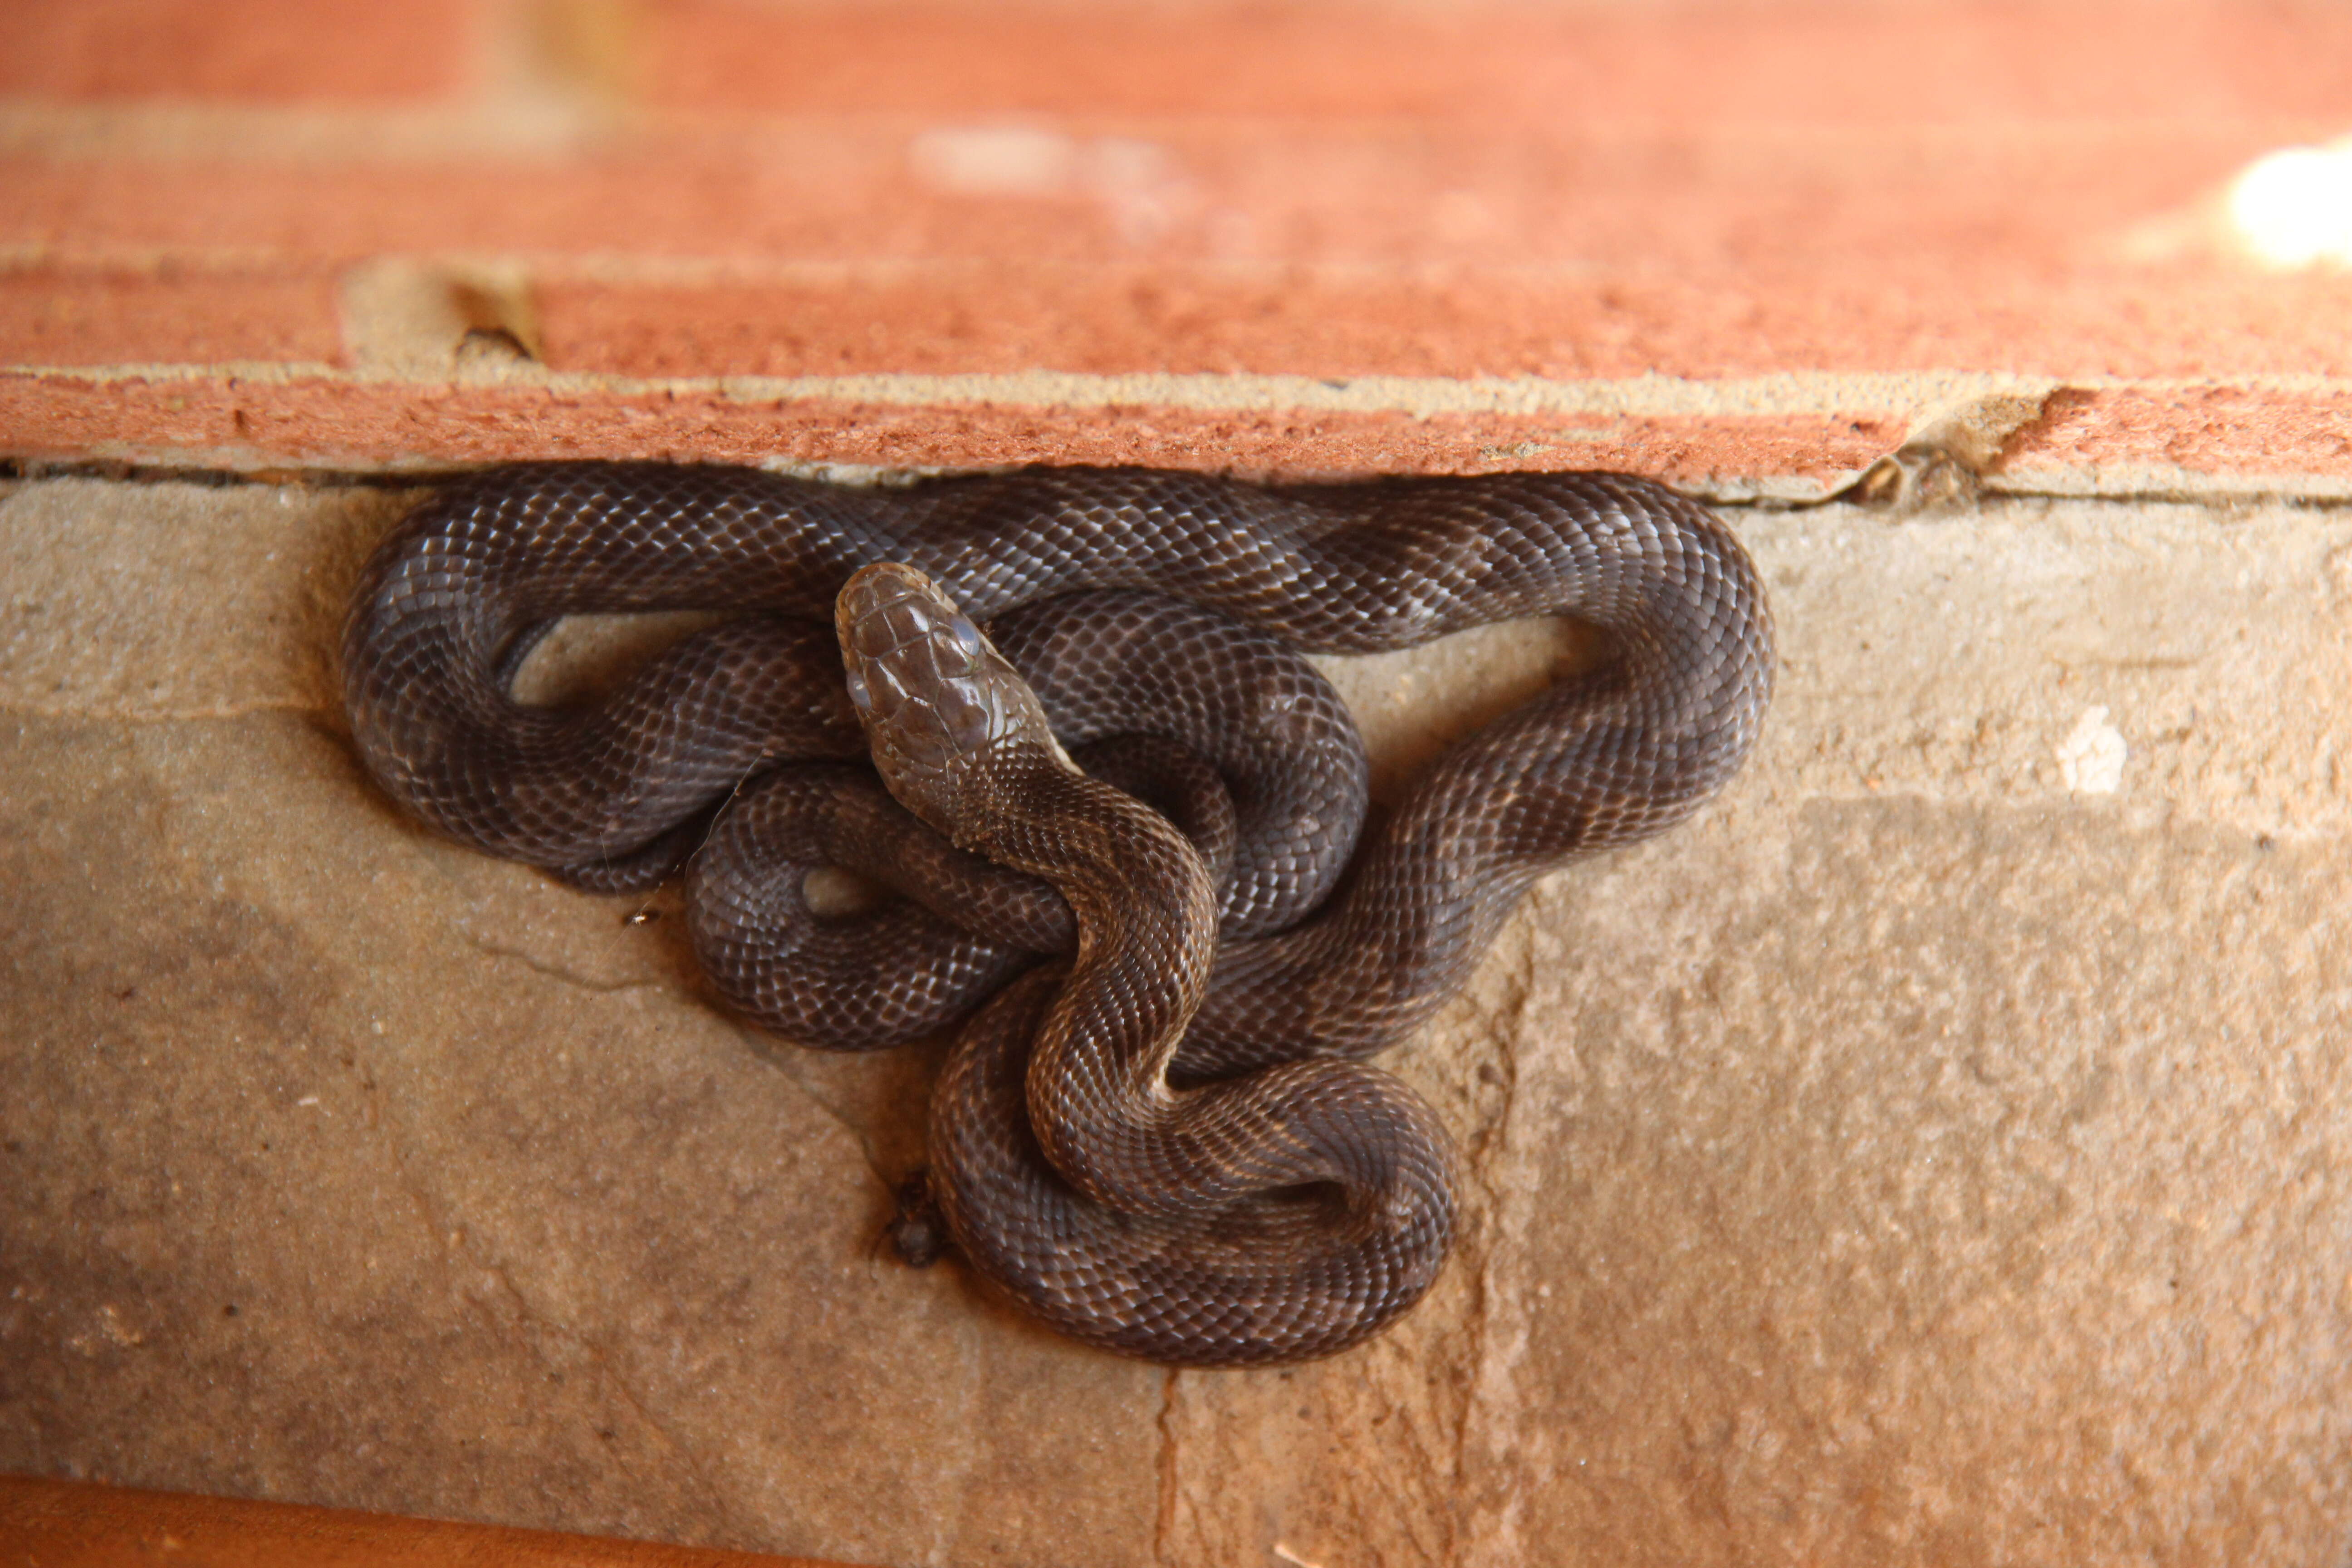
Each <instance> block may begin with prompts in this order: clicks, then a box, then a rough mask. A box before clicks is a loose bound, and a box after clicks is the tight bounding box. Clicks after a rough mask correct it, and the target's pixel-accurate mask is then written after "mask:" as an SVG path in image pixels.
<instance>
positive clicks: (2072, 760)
mask: <svg viewBox="0 0 2352 1568" xmlns="http://www.w3.org/2000/svg"><path fill="white" fill-rule="evenodd" d="M2129 755H2131V748H2129V747H2128V746H2126V745H2125V744H2124V734H2123V731H2120V730H2118V729H2116V727H2115V726H2114V725H2113V724H2110V723H2108V722H2107V710H2105V708H2086V709H2084V710H2083V716H2082V717H2081V718H2080V719H2077V720H2075V721H2074V729H2073V731H2070V732H2069V733H2068V734H2067V736H2066V738H2065V739H2064V740H2063V741H2061V742H2059V743H2058V773H2059V776H2060V777H2062V778H2063V779H2064V780H2065V781H2066V789H2067V793H2068V794H2070V795H2113V794H2115V793H2116V791H2117V790H2118V789H2121V788H2122V787H2123V782H2124V759H2125V758H2126V757H2128V756H2129Z"/></svg>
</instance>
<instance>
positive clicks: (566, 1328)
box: [459, 1241, 757, 1537]
mask: <svg viewBox="0 0 2352 1568" xmlns="http://www.w3.org/2000/svg"><path fill="white" fill-rule="evenodd" d="M459 1246H460V1247H465V1246H466V1244H465V1243H464V1242H462V1241H461V1242H460V1243H459ZM469 1250H470V1249H469ZM474 1262H475V1267H476V1268H479V1269H480V1270H481V1271H482V1272H483V1273H485V1274H487V1275H488V1276H489V1277H490V1278H491V1279H495V1280H497V1281H498V1284H499V1289H501V1290H502V1291H504V1292H505V1294H506V1297H507V1300H508V1303H509V1306H510V1307H511V1308H512V1310H513V1311H514V1314H515V1316H516V1317H518V1318H520V1320H521V1321H523V1322H525V1323H528V1324H530V1326H531V1327H533V1328H535V1329H537V1330H539V1331H541V1333H545V1334H549V1335H551V1336H553V1337H554V1338H557V1339H560V1340H562V1341H564V1342H567V1343H569V1344H571V1345H572V1346H574V1347H575V1348H577V1349H578V1350H579V1352H580V1353H581V1354H582V1355H583V1356H584V1357H585V1358H586V1359H587V1361H588V1363H589V1364H590V1365H592V1366H593V1367H594V1368H595V1369H596V1371H597V1373H598V1374H599V1376H600V1378H601V1380H602V1382H603V1383H604V1386H606V1387H608V1388H610V1389H611V1390H612V1391H613V1393H614V1394H615V1395H616V1396H618V1398H619V1399H620V1402H621V1403H622V1405H625V1406H626V1407H627V1409H628V1411H629V1413H630V1414H631V1415H633V1416H635V1418H636V1421H637V1423H638V1425H639V1426H643V1427H644V1428H645V1429H646V1431H647V1432H650V1433H651V1434H652V1435H653V1437H654V1440H655V1441H656V1443H658V1444H659V1445H660V1446H661V1447H662V1449H663V1450H664V1451H665V1452H666V1453H667V1454H668V1455H669V1456H670V1457H671V1458H673V1459H674V1460H676V1461H677V1464H678V1465H679V1467H680V1468H683V1469H684V1470H685V1472H686V1474H687V1477H688V1480H689V1482H690V1483H691V1484H692V1486H693V1487H694V1489H696V1490H698V1491H699V1492H700V1493H701V1494H702V1496H703V1499H704V1504H705V1506H706V1507H707V1508H708V1509H709V1511H710V1513H711V1514H712V1515H713V1516H714V1517H716V1518H719V1519H720V1520H721V1521H724V1522H725V1523H726V1524H727V1525H728V1526H729V1528H730V1531H731V1532H732V1533H734V1534H736V1535H738V1536H745V1537H748V1536H751V1535H753V1534H756V1533H757V1531H752V1530H749V1529H746V1528H745V1527H744V1524H743V1521H741V1520H740V1518H738V1517H736V1516H735V1513H734V1510H732V1509H731V1508H730V1506H729V1505H728V1502H727V1499H726V1493H725V1492H724V1491H723V1490H722V1489H720V1488H719V1484H718V1482H717V1481H715V1480H714V1479H712V1478H711V1475H710V1472H709V1468H708V1467H706V1466H705V1465H704V1464H703V1462H702V1460H701V1458H699V1457H698V1455H697V1454H696V1452H695V1450H694V1448H693V1447H691V1446H690V1445H688V1444H687V1443H684V1442H682V1441H680V1440H679V1439H678V1438H677V1436H676V1435H674V1434H673V1433H672V1432H671V1431H670V1429H669V1427H668V1426H667V1425H666V1424H665V1423H664V1422H663V1421H662V1420H661V1418H660V1417H658V1416H656V1415H655V1414H654V1412H653V1409H652V1407H651V1406H650V1405H647V1404H646V1401H645V1398H644V1396H643V1395H641V1394H638V1392H637V1391H636V1389H635V1387H634V1386H633V1385H632V1384H630V1382H629V1380H628V1379H627V1378H626V1377H625V1376H623V1375H622V1374H621V1373H620V1371H619V1370H618V1369H617V1368H616V1367H615V1366H614V1363H613V1359H612V1357H611V1356H609V1355H607V1354H606V1353H605V1352H604V1347H603V1346H602V1345H600V1344H599V1343H598V1342H596V1341H595V1340H594V1339H593V1338H592V1337H591V1336H589V1335H588V1334H585V1333H583V1332H582V1331H580V1330H578V1329H575V1328H572V1326H571V1325H570V1324H568V1323H565V1322H562V1321H560V1320H558V1319H555V1318H552V1317H550V1316H549V1315H548V1314H547V1313H545V1312H543V1311H541V1310H539V1309H538V1308H536V1307H534V1306H533V1305H532V1304H531V1301H530V1297H528V1296H527V1295H525V1294H524V1293H523V1290H522V1288H521V1287H520V1286H519V1285H517V1284H516V1283H515V1280H514V1276H513V1275H512V1274H511V1273H510V1272H509V1270H508V1268H507V1266H506V1265H505V1264H503V1263H499V1262H496V1261H494V1260H491V1259H488V1258H477V1259H475V1260H474ZM533 1353H534V1354H535V1355H537V1356H538V1359H539V1362H540V1363H541V1365H542V1366H550V1367H555V1369H556V1370H558V1371H561V1370H562V1368H561V1367H560V1366H558V1365H557V1363H553V1362H551V1361H550V1360H549V1358H548V1357H547V1356H545V1355H544V1354H541V1353H540V1352H537V1351H536V1350H534V1352H533ZM614 1462H615V1463H620V1462H622V1461H620V1460H619V1459H618V1458H617V1457H616V1458H615V1461H614Z"/></svg>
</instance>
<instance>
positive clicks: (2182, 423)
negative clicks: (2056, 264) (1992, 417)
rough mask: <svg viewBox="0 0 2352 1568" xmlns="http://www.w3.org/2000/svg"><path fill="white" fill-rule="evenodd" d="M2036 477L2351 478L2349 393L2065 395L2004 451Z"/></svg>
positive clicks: (2219, 390)
mask: <svg viewBox="0 0 2352 1568" xmlns="http://www.w3.org/2000/svg"><path fill="white" fill-rule="evenodd" d="M2004 457H2005V461H2004V464H2003V467H2004V468H2005V469H2006V470H2007V471H2009V472H2010V473H2011V474H2012V475H2015V476H2018V477H2020V478H2030V477H2031V476H2032V474H2033V473H2034V472H2035V471H2037V470H2050V469H2064V468H2153V469H2167V468H2172V469H2179V470H2181V471H2184V472H2187V473H2192V474H2212V473H2233V472H2234V473H2241V474H2247V475H2253V476H2275V477H2280V478H2285V479H2292V478H2294V477H2297V476H2304V475H2327V476H2331V477H2333V478H2336V479H2352V393H2345V392H2310V393H2305V392H2287V391H2276V390H2272V389H2268V388H2263V387H2242V386H2212V387H2193V388H2186V389H2178V390H2175V389H2167V390H2166V391H2164V392H2162V393H2160V394H2154V393H2150V392H2148V391H2146V390H2141V389H2135V388H2130V387H2100V388H2084V389H2080V390H2075V389H2066V390H2062V391H2060V392H2059V393H2057V394H2056V395H2053V397H2052V398H2051V400H2050V401H2049V403H2048V404H2046V405H2044V406H2043V411H2042V418H2041V419H2039V420H2038V421H2036V422H2035V423H2034V424H2033V425H2032V426H2028V427H2027V428H2025V429H2024V430H2021V431H2020V432H2019V433H2018V434H2017V436H2016V437H2013V438H2012V439H2011V442H2010V445H2009V450H2008V451H2007V453H2006V454H2004Z"/></svg>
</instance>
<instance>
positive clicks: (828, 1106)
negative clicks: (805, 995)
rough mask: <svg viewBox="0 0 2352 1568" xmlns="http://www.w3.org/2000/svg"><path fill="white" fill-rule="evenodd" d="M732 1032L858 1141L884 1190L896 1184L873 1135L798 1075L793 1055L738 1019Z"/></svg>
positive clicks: (858, 1147)
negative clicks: (776, 1046) (778, 1048)
mask: <svg viewBox="0 0 2352 1568" xmlns="http://www.w3.org/2000/svg"><path fill="white" fill-rule="evenodd" d="M730 1022H731V1020H730ZM735 1033H736V1035H737V1037H740V1039H741V1040H742V1041H743V1042H744V1044H745V1046H746V1047H748V1048H749V1049H750V1050H751V1054H752V1056H754V1057H755V1058H758V1059H760V1060H761V1061H763V1062H765V1063H767V1064H768V1065H769V1066H770V1067H772V1068H775V1069H776V1071H777V1072H778V1073H779V1074H781V1075H782V1078H783V1079H784V1081H785V1082H786V1083H789V1084H791V1085H792V1086H793V1088H794V1089H798V1090H799V1091H800V1093H801V1097H802V1098H803V1099H804V1100H807V1101H808V1102H809V1103H810V1104H811V1105H814V1106H815V1107H816V1108H817V1110H820V1111H822V1112H824V1115H825V1116H826V1117H828V1118H830V1119H831V1120H832V1121H834V1122H835V1124H836V1125H838V1126H839V1127H840V1128H841V1130H842V1131H845V1132H846V1133H848V1134H849V1136H850V1138H851V1139H852V1141H854V1142H856V1145H857V1152H858V1154H859V1156H860V1157H861V1158H862V1159H864V1160H865V1162H866V1169H867V1170H869V1171H871V1172H872V1173H874V1179H875V1180H876V1181H877V1182H879V1183H881V1184H882V1187H883V1190H884V1191H886V1192H887V1191H890V1190H892V1189H894V1188H895V1187H896V1186H897V1185H898V1183H897V1181H896V1179H894V1178H893V1177H892V1176H891V1175H890V1173H888V1172H887V1171H886V1170H884V1169H883V1167H882V1161H881V1159H880V1157H879V1156H877V1154H876V1153H875V1152H874V1142H873V1139H872V1137H871V1136H870V1135H869V1134H868V1133H867V1132H866V1129H864V1128H863V1127H861V1126H859V1125H858V1124H857V1122H856V1120H855V1119H853V1118H852V1117H851V1116H850V1114H849V1113H848V1112H847V1111H845V1110H842V1109H841V1108H840V1107H839V1106H837V1105H835V1104H834V1103H833V1101H832V1100H828V1099H826V1098H825V1097H824V1095H823V1094H821V1093H819V1092H818V1091H817V1089H816V1088H815V1086H814V1085H813V1084H811V1083H810V1082H809V1081H808V1080H807V1079H804V1078H803V1077H801V1075H800V1074H799V1073H798V1072H796V1071H794V1070H793V1066H792V1058H791V1056H790V1055H789V1054H788V1053H787V1052H786V1051H780V1050H776V1049H774V1048H772V1047H773V1046H774V1044H775V1042H773V1041H772V1040H771V1039H770V1038H769V1037H766V1036H761V1035H756V1034H754V1033H753V1032H752V1031H751V1029H750V1028H748V1027H746V1026H744V1025H742V1024H740V1023H737V1024H735ZM783 1043H784V1044H785V1045H786V1046H788V1047H791V1049H793V1050H798V1049H800V1048H801V1047H797V1046H793V1045H792V1043H791V1042H790V1041H785V1042H783Z"/></svg>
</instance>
